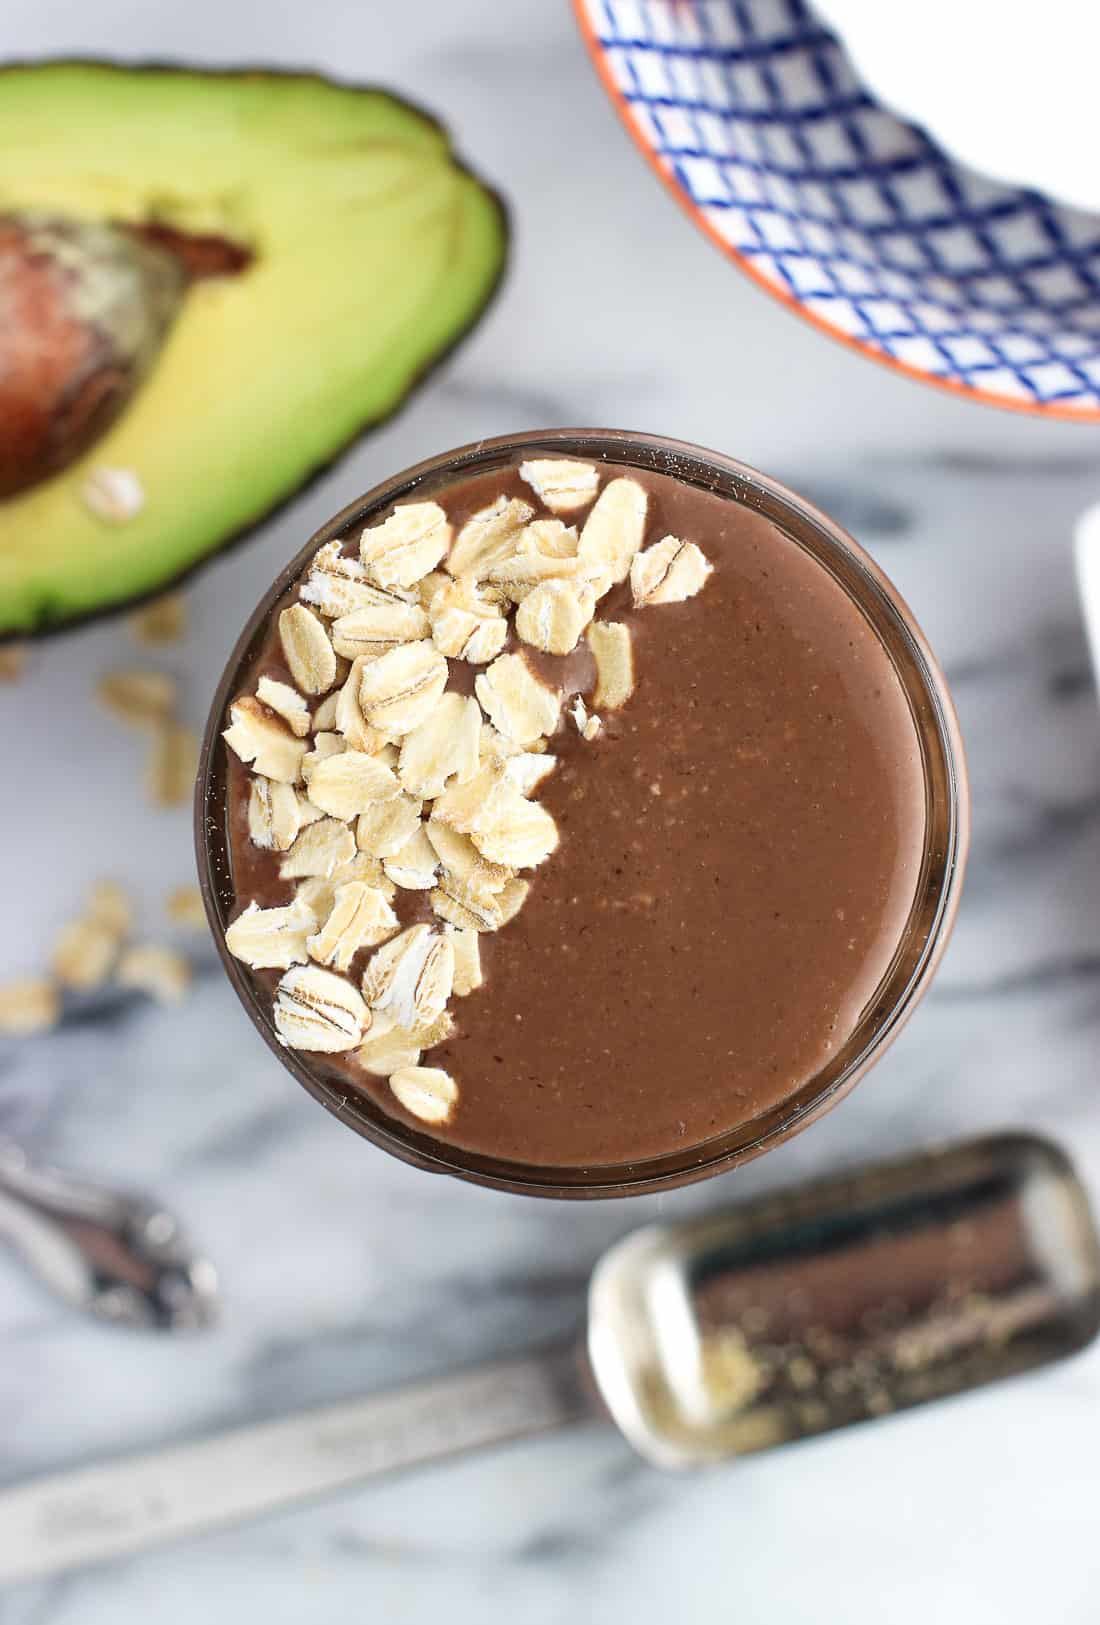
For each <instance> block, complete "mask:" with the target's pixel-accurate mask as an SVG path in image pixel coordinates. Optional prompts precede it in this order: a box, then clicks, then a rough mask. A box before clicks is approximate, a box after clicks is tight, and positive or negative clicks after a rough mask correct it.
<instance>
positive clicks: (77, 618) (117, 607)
mask: <svg viewBox="0 0 1100 1625" xmlns="http://www.w3.org/2000/svg"><path fill="white" fill-rule="evenodd" d="M39 67H78V68H79V67H104V68H121V69H126V70H133V71H135V72H142V73H195V74H201V75H202V76H203V77H204V78H218V79H256V78H260V79H274V80H279V81H284V82H285V81H286V80H306V81H311V82H314V83H317V84H329V85H339V86H340V87H341V88H342V89H345V90H358V91H364V92H369V93H372V94H374V95H377V96H384V97H386V98H387V99H388V100H389V101H391V102H393V103H394V104H395V105H397V106H399V107H403V108H404V109H405V110H406V111H408V112H412V113H414V114H415V115H416V116H417V117H418V118H421V119H423V121H424V123H425V124H428V125H430V126H431V127H432V128H433V129H435V130H437V131H438V132H439V133H440V134H441V135H443V136H445V137H446V138H447V140H448V146H449V147H450V152H451V159H452V162H453V163H454V166H455V168H456V169H458V170H461V171H462V173H464V174H466V175H468V176H469V177H470V178H471V179H472V180H474V181H476V183H477V185H478V186H479V187H480V188H481V190H482V191H483V193H484V194H485V196H486V197H487V198H488V199H489V201H490V202H491V203H492V204H493V206H494V208H495V209H496V212H497V216H498V218H499V220H500V227H501V237H502V242H503V252H502V254H501V261H500V266H499V268H498V270H497V273H496V275H495V276H494V278H493V281H492V283H491V285H490V287H489V289H488V292H487V293H486V296H485V299H484V301H483V303H482V305H481V308H480V309H479V310H477V311H475V312H474V314H473V316H472V317H471V319H470V320H469V321H468V322H467V323H466V325H465V326H464V327H463V328H461V329H459V331H458V332H456V333H455V335H454V337H453V339H452V340H451V341H450V343H449V344H448V345H447V346H446V347H445V348H444V349H443V350H441V351H440V352H439V353H438V354H437V355H436V356H435V357H434V358H433V359H432V361H431V362H430V363H429V364H428V365H427V366H426V367H424V368H423V369H422V370H421V371H420V373H418V375H417V376H416V378H414V379H413V381H412V383H411V384H410V385H409V387H408V389H407V390H406V391H405V393H404V394H403V395H402V396H400V397H399V398H398V399H397V400H395V401H394V403H393V405H392V406H391V407H390V408H389V410H388V411H386V412H383V413H382V414H381V415H380V416H378V417H373V418H371V419H370V420H369V421H368V422H365V423H364V424H363V425H362V427H361V428H360V429H359V430H357V431H356V433H354V434H353V435H351V436H349V438H348V439H346V440H345V441H344V442H343V443H342V444H341V445H339V446H337V447H336V449H335V450H334V451H333V454H332V456H331V457H330V458H329V459H328V461H327V462H325V463H322V464H320V465H319V466H318V467H317V468H315V469H314V470H313V471H312V472H311V473H310V474H309V475H308V476H307V478H306V479H304V480H302V481H301V483H300V484H299V485H298V486H297V487H296V488H295V489H294V490H293V491H291V492H290V493H289V494H288V495H287V496H285V497H283V498H282V499H281V500H280V501H278V502H275V503H273V504H272V505H271V507H270V508H268V509H267V510H266V511H265V512H264V513H262V514H260V515H259V516H258V517H257V518H256V519H255V520H254V521H253V522H252V523H251V524H249V525H246V526H244V528H243V529H240V530H237V531H234V532H232V534H230V535H228V536H226V537H225V538H224V540H223V541H221V542H219V543H218V544H217V545H216V546H215V547H213V548H211V549H210V551H209V552H207V553H204V554H203V555H202V557H201V558H198V559H196V560H195V561H194V563H192V564H189V565H187V566H186V567H185V568H184V569H182V570H179V571H177V572H176V574H175V575H173V576H168V577H165V579H164V580H163V581H162V582H160V583H159V584H158V585H157V586H156V587H154V588H152V589H151V590H150V591H148V592H142V593H135V594H134V595H133V596H131V597H129V598H126V599H121V600H116V601H114V602H113V603H111V604H108V605H105V606H104V607H103V608H102V609H92V610H87V611H84V612H83V613H79V614H75V615H72V616H69V617H67V618H66V619H65V620H63V621H57V622H51V623H49V624H45V625H43V626H41V627H36V628H34V629H33V630H31V631H27V630H20V631H15V632H4V631H0V645H3V644H6V643H26V642H28V641H30V640H32V639H33V640H34V641H35V642H41V641H43V640H44V639H46V638H52V637H58V636H61V635H63V634H64V633H66V632H70V631H74V630H76V629H77V628H78V627H87V626H92V625H94V624H95V623H96V622H98V621H102V620H107V619H111V618H113V617H115V616H117V615H121V614H124V613H126V612H128V611H130V610H133V609H137V608H139V607H140V606H141V605H142V604H146V603H149V602H151V601H153V600H154V599H157V598H160V597H162V596H163V595H164V594H165V593H166V592H171V591H172V590H173V589H174V588H176V587H179V586H182V585H183V583H184V582H186V581H189V580H190V579H191V578H192V577H193V576H196V575H198V574H199V572H200V571H202V570H203V569H205V568H206V566H207V565H209V564H212V563H213V562H214V561H215V560H216V559H218V558H220V557H221V556H222V555H223V554H225V553H227V552H228V551H229V550H230V549H234V548H237V547H240V546H241V545H243V543H245V542H247V541H249V540H250V539H251V538H252V537H253V536H254V535H256V533H257V532H258V531H260V530H261V529H262V528H263V527H264V526H265V525H266V524H267V523H268V522H269V521H270V520H272V519H273V518H275V517H276V515H278V514H281V513H283V512H285V511H286V510H287V509H288V508H290V507H291V506H292V505H293V503H294V502H295V501H297V499H298V498H299V497H300V496H302V495H303V494H304V493H305V492H307V491H309V490H311V489H312V488H313V486H314V485H316V484H317V483H319V482H320V481H321V480H322V479H324V478H325V477H326V476H327V475H328V474H330V473H331V472H332V470H333V469H334V468H335V467H336V465H337V463H339V462H340V461H341V459H342V458H343V457H344V456H345V455H346V454H347V453H348V452H349V451H350V450H352V448H353V447H355V446H357V445H359V444H360V443H361V442H362V441H363V440H366V439H367V438H368V436H369V435H370V434H371V433H372V432H373V431H374V430H375V429H379V428H382V427H383V426H384V425H385V424H387V423H389V422H390V421H391V420H392V419H393V418H395V417H396V416H397V414H398V413H399V412H400V411H401V410H402V408H403V407H404V406H405V405H406V404H407V403H408V401H409V400H411V398H412V397H413V396H414V395H415V394H416V393H417V391H418V390H420V389H422V388H423V387H424V385H425V384H426V383H427V382H428V381H429V380H430V379H431V377H432V376H433V374H434V373H435V372H436V371H437V370H438V369H439V368H440V367H442V366H443V365H444V364H445V363H446V362H447V361H449V360H450V358H451V356H452V355H453V354H454V353H455V351H456V350H457V349H458V348H459V347H460V346H461V344H462V343H463V342H464V340H466V339H467V338H468V337H469V336H470V334H471V333H472V332H473V331H474V329H475V328H476V327H477V326H478V324H479V323H480V322H481V320H482V318H483V317H484V315H485V314H486V312H487V311H488V310H489V309H490V307H491V306H492V304H493V303H494V301H495V299H496V297H497V294H498V293H499V291H500V288H501V284H502V283H503V281H504V277H505V275H506V273H507V272H508V270H509V269H510V266H511V260H512V215H511V210H510V208H509V206H508V203H507V201H506V200H505V198H504V197H503V196H502V195H501V193H500V192H498V191H497V189H496V188H495V187H493V186H490V185H489V183H488V182H487V181H486V180H485V179H484V178H483V177H482V176H481V175H480V174H479V173H478V171H477V170H476V169H474V168H473V167H472V166H471V165H469V164H467V163H465V162H464V161H463V159H462V158H461V156H460V155H459V153H458V152H457V151H456V150H455V148H454V147H453V146H451V144H450V130H449V127H448V126H447V125H445V124H444V123H443V122H442V120H440V119H438V118H436V117H435V115H434V114H432V113H430V112H428V111H427V109H426V108H424V107H422V106H421V105H420V103H418V102H416V101H413V100H412V99H411V98H409V97H407V96H399V95H398V94H397V93H396V92H395V91H392V90H390V89H389V88H388V87H387V86H385V85H376V84H363V83H360V82H358V81H355V80H349V79H334V78H333V77H332V76H331V75H329V74H323V73H317V72H314V71H307V72H294V71H288V70H284V69H279V68H272V67H267V66H261V65H257V66H255V67H248V66H237V67H232V68H210V67H206V66H204V65H201V64H197V63H188V62H180V61H176V62H173V61H168V60H153V61H136V62H120V61H118V60H116V59H115V58H112V57H96V56H62V57H36V58H28V59H19V58H12V59H10V60H8V61H6V62H3V63H0V94H2V92H3V83H4V78H5V76H6V75H7V74H9V73H18V72H20V71H24V70H26V69H28V68H39Z"/></svg>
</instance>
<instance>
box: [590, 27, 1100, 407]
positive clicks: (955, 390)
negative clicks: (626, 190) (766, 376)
mask: <svg viewBox="0 0 1100 1625" xmlns="http://www.w3.org/2000/svg"><path fill="white" fill-rule="evenodd" d="M573 13H574V15H575V17H576V19H577V27H578V28H579V29H580V32H581V38H582V39H583V40H584V43H585V48H586V49H587V51H588V55H589V57H590V58H591V59H592V65H593V67H594V68H595V70H596V72H597V74H598V75H599V77H600V81H601V83H602V84H603V87H604V89H605V90H606V91H607V94H608V96H609V97H610V98H611V103H612V105H613V106H614V108H615V111H616V112H617V113H618V115H619V118H620V119H621V120H622V123H623V125H624V126H625V128H626V131H627V133H628V135H629V136H630V138H631V140H632V141H633V142H634V145H635V146H636V147H637V149H638V151H639V152H640V153H641V155H642V157H643V158H644V159H645V161H646V163H647V164H648V165H649V167H650V169H652V171H653V173H654V174H655V175H656V176H657V179H658V180H659V181H660V182H661V184H662V186H664V187H665V189H666V191H668V192H670V193H671V194H672V196H673V197H674V198H675V200H676V202H677V203H678V204H679V205H680V207H681V209H683V211H684V213H685V214H686V215H687V216H688V218H689V219H691V220H693V221H694V223H695V224H696V225H697V226H698V227H699V230H700V231H701V232H702V233H703V234H704V236H705V237H707V238H708V239H709V240H710V242H712V243H713V244H714V246H715V248H717V249H719V250H720V252H721V253H723V254H724V255H725V256H726V258H727V259H729V260H732V261H733V263H734V264H735V265H736V266H737V267H738V269H739V270H741V271H743V272H744V274H745V275H746V276H747V277H749V278H750V279H751V280H752V281H753V282H755V283H756V285H757V287H759V288H762V289H763V290H764V292H765V293H766V294H768V295H769V297H770V298H772V299H774V300H776V301H777V302H778V303H779V304H781V305H783V306H785V307H786V308H787V309H788V310H790V311H793V312H794V314H795V315H796V316H798V317H799V318H800V319H801V320H802V321H804V322H806V323H808V325H809V326H810V327H813V328H816V329H817V331H818V332H819V333H824V334H825V336H826V337H827V338H830V339H834V340H835V341H836V342H837V343H838V344H843V345H844V346H845V347H846V348H847V349H849V350H854V351H855V352H856V354H857V355H861V356H864V357H865V358H866V359H867V360H868V361H877V362H878V364H879V365H880V366H882V367H888V368H889V369H890V371H891V372H898V373H901V374H902V376H903V377H905V378H915V379H916V380H917V382H918V383H921V384H930V385H932V387H933V388H935V389H940V390H943V391H944V392H945V394H948V395H953V396H954V397H955V398H956V399H957V400H964V401H977V402H980V403H981V404H983V405H986V406H999V407H1001V408H1002V409H1003V410H1004V411H1006V412H1022V413H1025V414H1027V415H1028V416H1029V417H1038V418H1058V419H1061V420H1062V421H1064V422H1067V423H1096V422H1098V421H1100V407H1097V406H1066V405H1062V406H1060V405H1058V404H1057V402H1052V403H1051V404H1049V405H1046V404H1044V403H1043V402H1041V401H1024V400H1017V399H1016V397H1015V396H1012V395H998V394H995V393H994V392H993V391H992V390H988V389H976V388H974V386H973V385H971V384H964V383H960V382H959V380H958V379H957V378H941V377H939V376H938V375H937V374H936V373H934V372H925V371H923V370H922V369H921V368H920V367H914V366H911V365H910V364H909V363H908V362H906V361H899V360H898V359H897V358H896V357H895V356H892V355H887V354H886V353H885V351H883V350H876V349H874V348H872V346H871V345H869V344H864V343H863V342H861V340H859V339H857V338H854V337H853V336H852V335H851V334H850V333H845V332H842V331H841V329H840V328H838V327H834V326H833V325H832V324H831V323H830V322H827V321H826V320H825V318H824V317H823V316H818V315H817V314H816V313H815V312H814V311H812V310H807V309H806V307H805V305H803V304H800V303H799V301H798V300H797V299H795V298H794V297H793V296H792V295H791V294H789V293H784V291H783V289H782V288H780V287H777V286H776V285H775V284H774V283H773V282H770V281H769V280H768V278H767V277H765V276H763V275H762V274H761V272H759V271H758V270H757V269H756V267H755V266H754V265H753V263H752V260H751V259H750V258H749V257H748V256H747V255H745V254H742V253H740V252H739V251H738V250H737V249H736V248H734V247H733V245H732V244H731V243H728V242H727V241H726V240H725V238H724V237H722V236H721V234H720V233H719V232H718V231H716V230H715V228H714V227H713V226H712V225H711V223H710V221H709V220H708V219H707V217H706V215H705V214H704V213H703V212H702V210H701V209H700V208H699V206H698V204H696V203H695V202H694V201H693V200H692V199H691V198H690V197H689V196H688V195H687V193H686V192H685V191H684V189H683V187H682V186H681V185H680V183H679V182H678V181H677V179H676V177H675V175H673V174H671V173H670V171H669V170H668V169H667V168H666V167H665V166H664V164H662V163H661V161H660V159H659V158H658V156H657V154H656V153H655V152H654V150H653V148H652V147H651V146H650V144H649V142H648V141H647V140H646V137H645V134H644V132H643V130H642V128H641V125H640V124H639V123H638V120H637V119H636V118H635V116H634V113H633V111H632V109H631V106H630V103H629V102H628V101H627V99H626V97H625V96H624V95H623V93H622V91H621V90H620V89H619V87H618V85H617V84H616V83H615V80H614V77H613V75H612V73H611V69H610V67H609V66H608V62H607V57H606V55H605V53H604V51H603V48H602V45H601V42H600V39H599V36H598V35H597V33H596V31H595V29H594V28H593V26H592V20H591V18H590V16H589V15H588V11H587V8H586V5H585V0H573Z"/></svg>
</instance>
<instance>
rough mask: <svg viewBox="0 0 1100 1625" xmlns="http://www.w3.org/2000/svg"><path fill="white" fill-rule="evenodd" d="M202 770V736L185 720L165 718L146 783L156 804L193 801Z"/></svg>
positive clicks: (177, 804)
mask: <svg viewBox="0 0 1100 1625" xmlns="http://www.w3.org/2000/svg"><path fill="white" fill-rule="evenodd" d="M198 770H199V738H198V735H197V734H196V732H195V730H194V729H193V728H189V727H188V726H187V724H186V723H184V722H164V723H162V724H161V726H160V727H159V728H158V729H157V731H156V734H155V735H154V737H153V743H152V746H151V748H150V751H149V757H148V761H147V765H146V775H145V786H146V791H147V793H148V796H149V800H150V801H151V802H152V803H153V805H154V806H155V807H179V806H182V805H183V804H184V803H185V802H187V801H190V799H191V794H192V792H193V790H194V788H195V775H196V773H197V772H198Z"/></svg>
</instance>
